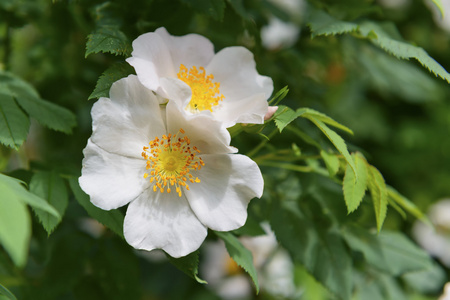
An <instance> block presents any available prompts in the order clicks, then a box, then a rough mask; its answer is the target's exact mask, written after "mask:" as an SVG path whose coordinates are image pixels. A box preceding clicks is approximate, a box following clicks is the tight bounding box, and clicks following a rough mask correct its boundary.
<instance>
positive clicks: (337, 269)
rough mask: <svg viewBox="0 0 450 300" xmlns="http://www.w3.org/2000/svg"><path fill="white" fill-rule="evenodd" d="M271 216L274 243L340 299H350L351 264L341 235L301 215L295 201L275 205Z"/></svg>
mask: <svg viewBox="0 0 450 300" xmlns="http://www.w3.org/2000/svg"><path fill="white" fill-rule="evenodd" d="M271 216H272V217H271V220H270V224H271V227H272V229H273V230H274V232H275V235H276V237H277V240H278V241H279V242H280V243H281V245H282V246H283V247H284V248H285V249H286V250H287V251H288V252H289V254H290V255H291V257H292V258H293V260H294V261H295V262H298V263H301V264H302V265H304V266H305V268H306V269H307V270H308V272H310V273H311V274H312V275H313V276H314V277H315V278H316V280H317V281H318V282H320V283H321V284H322V285H324V286H325V287H326V288H327V289H328V290H329V291H331V292H332V293H333V294H335V295H337V296H338V297H339V298H340V299H350V296H351V290H352V262H351V258H350V256H349V254H348V252H347V249H346V247H345V245H344V243H343V240H342V239H341V237H340V235H339V234H338V233H337V232H335V231H333V230H328V229H324V228H323V224H321V222H317V221H316V220H312V219H310V218H309V217H308V216H307V215H304V214H303V213H302V211H300V209H299V208H298V206H297V203H296V202H294V201H284V202H283V203H282V204H281V205H279V206H278V207H277V206H275V207H274V208H273V211H272V214H271ZM327 221H329V220H327Z"/></svg>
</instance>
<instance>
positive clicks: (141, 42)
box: [126, 32, 179, 92]
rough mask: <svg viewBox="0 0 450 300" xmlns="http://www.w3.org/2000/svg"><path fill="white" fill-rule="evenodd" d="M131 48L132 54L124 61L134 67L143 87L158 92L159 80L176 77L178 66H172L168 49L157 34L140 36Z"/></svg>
mask: <svg viewBox="0 0 450 300" xmlns="http://www.w3.org/2000/svg"><path fill="white" fill-rule="evenodd" d="M132 46H133V52H132V53H131V57H129V58H127V59H126V61H127V62H128V63H129V64H130V65H132V66H133V67H134V69H135V70H136V74H137V75H138V77H139V80H140V81H141V82H142V84H143V85H145V86H146V87H148V88H149V89H151V90H153V91H156V92H159V78H161V77H176V74H177V72H178V69H179V66H174V64H173V62H172V58H171V56H170V49H169V47H168V45H166V43H165V41H164V39H163V38H162V37H161V36H160V35H159V34H157V33H154V32H149V33H145V34H142V35H140V36H138V37H137V38H136V39H135V40H134V41H133V44H132Z"/></svg>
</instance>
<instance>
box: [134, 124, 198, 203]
mask: <svg viewBox="0 0 450 300" xmlns="http://www.w3.org/2000/svg"><path fill="white" fill-rule="evenodd" d="M184 133H185V132H184V130H183V129H180V130H179V132H177V133H176V134H168V135H163V136H162V138H161V140H160V139H159V138H158V137H156V138H155V139H154V140H153V141H151V142H150V143H148V144H149V146H150V147H147V146H144V147H143V150H144V152H142V154H141V155H142V157H144V159H146V167H145V168H146V169H147V170H150V172H149V173H144V178H148V177H150V179H149V180H150V182H151V183H153V182H154V185H153V188H152V189H153V191H154V192H157V191H158V190H159V192H161V193H164V191H167V193H170V192H171V191H172V189H171V188H170V186H175V191H176V193H177V194H178V196H179V197H181V195H182V192H181V187H182V186H184V187H185V188H186V189H187V190H189V185H187V184H186V181H187V180H189V181H190V182H191V183H199V182H200V179H198V177H195V179H193V176H192V174H191V173H190V172H191V171H195V170H200V169H201V166H204V165H205V163H204V162H203V160H202V158H201V157H199V156H197V154H198V153H200V151H199V150H198V149H197V147H195V146H193V147H191V146H190V143H191V142H190V140H189V138H188V137H186V136H184V137H183V138H181V137H180V138H179V137H178V134H184Z"/></svg>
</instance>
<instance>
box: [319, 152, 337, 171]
mask: <svg viewBox="0 0 450 300" xmlns="http://www.w3.org/2000/svg"><path fill="white" fill-rule="evenodd" d="M320 156H321V157H322V159H323V161H324V162H325V166H326V167H327V169H328V172H329V173H330V176H334V175H336V173H337V172H338V171H339V158H338V157H337V156H336V155H334V154H333V153H328V152H327V151H325V150H320Z"/></svg>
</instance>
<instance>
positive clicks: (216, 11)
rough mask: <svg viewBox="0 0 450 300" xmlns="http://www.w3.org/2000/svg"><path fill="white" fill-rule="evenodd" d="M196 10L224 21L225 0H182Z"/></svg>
mask: <svg viewBox="0 0 450 300" xmlns="http://www.w3.org/2000/svg"><path fill="white" fill-rule="evenodd" d="M181 2H183V3H185V4H188V5H189V6H191V7H192V9H194V10H195V11H197V12H199V13H202V14H205V15H208V16H210V17H211V18H213V19H214V20H216V21H222V19H223V15H224V12H225V1H224V0H181Z"/></svg>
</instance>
